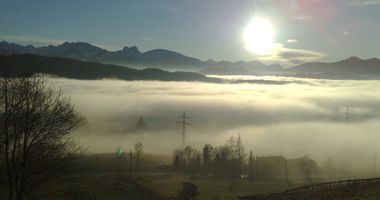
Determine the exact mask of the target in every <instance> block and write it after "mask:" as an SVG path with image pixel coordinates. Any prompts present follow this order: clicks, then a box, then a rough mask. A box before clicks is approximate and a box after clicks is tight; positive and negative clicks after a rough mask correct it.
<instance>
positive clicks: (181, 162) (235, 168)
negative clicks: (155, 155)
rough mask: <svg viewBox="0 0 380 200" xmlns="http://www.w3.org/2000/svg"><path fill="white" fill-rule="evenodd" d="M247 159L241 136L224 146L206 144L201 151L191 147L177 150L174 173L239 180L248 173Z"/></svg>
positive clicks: (174, 158)
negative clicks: (244, 173)
mask: <svg viewBox="0 0 380 200" xmlns="http://www.w3.org/2000/svg"><path fill="white" fill-rule="evenodd" d="M245 157H246V154H245V153H244V147H243V145H242V142H241V138H240V136H239V137H238V138H237V139H235V138H234V137H231V138H230V139H229V140H228V142H227V144H225V145H223V146H219V147H213V146H212V145H210V144H206V145H205V146H204V147H203V148H202V150H201V151H199V150H196V149H194V148H192V147H191V146H187V147H185V148H181V149H176V150H175V152H174V156H173V171H174V172H176V173H186V174H190V175H192V176H199V175H206V176H214V177H223V178H239V177H240V176H241V175H242V174H243V172H245V171H246V169H245V168H246V167H247V166H246V164H245V162H244V161H245Z"/></svg>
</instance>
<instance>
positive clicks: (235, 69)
mask: <svg viewBox="0 0 380 200" xmlns="http://www.w3.org/2000/svg"><path fill="white" fill-rule="evenodd" d="M11 54H35V55H41V56H47V57H56V58H69V59H75V60H81V61H90V62H97V63H102V64H106V65H110V64H111V65H120V66H124V67H128V69H130V68H137V69H145V68H157V69H161V70H169V71H189V72H198V73H201V74H205V75H210V74H214V75H277V76H294V77H305V78H318V79H356V80H361V79H380V60H379V59H377V58H372V59H360V58H357V57H350V58H348V59H345V60H341V61H337V62H332V63H323V62H309V63H304V64H301V65H298V66H294V67H292V68H288V69H284V68H283V67H282V66H281V65H279V64H272V65H267V64H265V63H262V62H260V61H238V62H230V61H213V60H207V61H201V60H200V59H197V58H192V57H188V56H186V55H183V54H181V53H178V52H174V51H169V50H165V49H154V50H151V51H147V52H141V51H140V50H139V49H138V48H137V47H135V46H133V47H124V48H123V49H122V50H119V51H108V50H106V49H103V48H100V47H96V46H94V45H91V44H89V43H84V42H65V43H63V44H61V45H57V46H53V45H49V46H44V47H34V46H31V45H28V46H22V45H19V44H14V43H8V42H5V41H3V42H0V55H11Z"/></svg>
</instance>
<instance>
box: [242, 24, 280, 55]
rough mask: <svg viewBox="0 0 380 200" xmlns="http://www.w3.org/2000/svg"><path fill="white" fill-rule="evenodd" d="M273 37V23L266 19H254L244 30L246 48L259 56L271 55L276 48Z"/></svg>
mask: <svg viewBox="0 0 380 200" xmlns="http://www.w3.org/2000/svg"><path fill="white" fill-rule="evenodd" d="M273 37H274V29H273V25H272V23H271V22H270V21H269V20H268V19H265V18H254V19H252V20H251V21H250V22H249V24H248V25H247V26H246V28H245V30H244V35H243V39H244V43H245V48H246V49H247V50H249V51H251V52H252V53H254V54H257V55H269V54H271V53H272V51H273V49H274V48H275V44H274V43H273Z"/></svg>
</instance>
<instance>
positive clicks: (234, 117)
mask: <svg viewBox="0 0 380 200" xmlns="http://www.w3.org/2000/svg"><path fill="white" fill-rule="evenodd" d="M224 78H226V79H247V80H254V79H265V80H269V81H271V82H270V84H265V82H263V83H264V84H258V83H241V84H213V83H196V82H158V81H119V80H97V81H80V80H68V79H56V78H52V79H49V82H51V83H52V84H53V85H54V86H56V87H60V88H61V89H62V91H63V92H64V94H66V95H68V96H70V97H71V99H72V102H73V103H74V104H75V106H76V109H77V110H78V112H79V113H80V114H81V115H83V116H85V117H86V118H87V121H88V124H87V125H86V126H85V127H83V128H81V129H80V130H78V131H76V133H75V134H74V135H73V136H74V138H75V139H76V140H77V141H78V142H80V143H81V144H82V145H83V146H85V147H88V151H89V153H100V152H115V150H116V148H117V147H119V146H123V147H124V148H125V149H130V148H131V147H132V144H133V143H135V142H137V141H141V142H143V143H144V147H145V148H144V150H145V152H150V153H166V154H170V153H172V152H173V150H174V149H175V148H178V147H180V145H181V127H180V126H179V125H177V124H176V121H177V118H178V115H181V114H182V113H183V111H184V110H186V113H187V114H188V115H189V116H190V117H191V122H192V124H193V125H192V127H190V128H189V129H188V134H187V140H186V143H187V144H189V145H192V146H194V147H196V148H199V149H200V148H201V146H203V145H204V144H206V143H210V144H212V145H222V144H224V143H225V142H226V140H227V139H228V138H229V137H231V136H234V137H236V136H237V135H238V134H240V135H241V137H242V139H243V143H244V145H245V148H246V150H249V149H252V150H253V151H254V154H258V155H284V156H286V157H288V158H295V157H300V156H303V155H305V154H307V155H309V156H310V157H312V158H314V159H315V160H317V161H318V162H319V163H323V161H324V160H326V159H327V158H328V157H332V158H333V159H334V160H338V161H339V162H340V163H341V164H342V165H347V166H350V165H352V166H355V168H361V169H368V170H372V169H373V168H374V167H373V166H374V157H375V155H376V154H378V155H380V145H379V143H380V87H379V85H380V81H330V80H312V79H300V78H277V77H241V76H240V77H239V76H235V77H224ZM277 83H278V84H277ZM347 106H348V112H347ZM139 117H143V119H144V121H145V123H146V125H147V128H146V131H145V132H144V133H141V132H136V131H135V129H136V123H137V121H138V118H139ZM357 163H360V164H359V165H358V164H357Z"/></svg>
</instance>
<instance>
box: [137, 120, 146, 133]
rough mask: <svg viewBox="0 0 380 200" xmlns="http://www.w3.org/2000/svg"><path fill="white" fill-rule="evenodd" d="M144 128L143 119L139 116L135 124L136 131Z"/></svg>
mask: <svg viewBox="0 0 380 200" xmlns="http://www.w3.org/2000/svg"><path fill="white" fill-rule="evenodd" d="M145 128H146V124H145V122H144V119H143V118H142V117H140V118H139V120H138V121H137V124H136V131H145Z"/></svg>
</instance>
